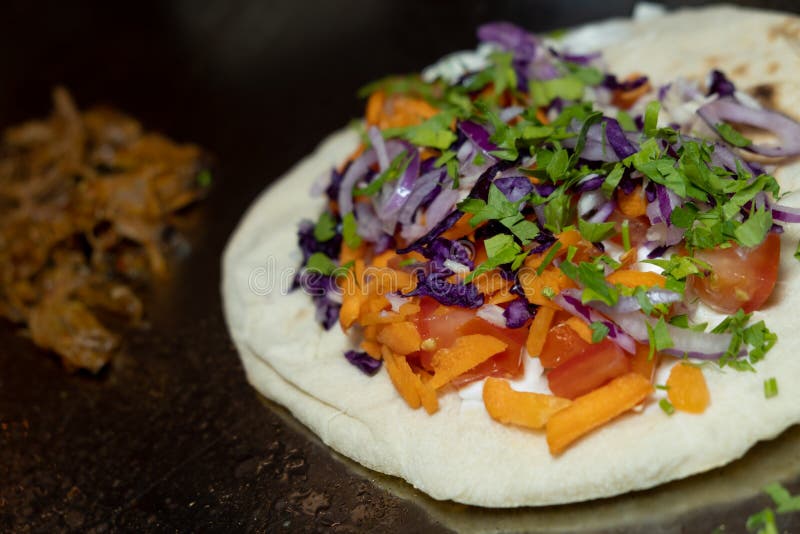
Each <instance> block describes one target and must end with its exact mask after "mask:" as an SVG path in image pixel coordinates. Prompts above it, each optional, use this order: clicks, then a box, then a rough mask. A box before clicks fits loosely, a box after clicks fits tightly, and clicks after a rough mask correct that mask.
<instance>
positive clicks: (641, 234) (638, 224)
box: [608, 210, 650, 247]
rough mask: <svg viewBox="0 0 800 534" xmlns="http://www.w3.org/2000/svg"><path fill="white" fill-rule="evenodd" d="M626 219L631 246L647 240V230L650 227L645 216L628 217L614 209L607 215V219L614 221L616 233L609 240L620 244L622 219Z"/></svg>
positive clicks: (636, 245)
mask: <svg viewBox="0 0 800 534" xmlns="http://www.w3.org/2000/svg"><path fill="white" fill-rule="evenodd" d="M625 219H628V235H629V236H630V238H631V246H634V247H638V246H639V245H641V244H642V243H644V242H645V241H647V230H649V229H650V220H649V219H648V218H647V217H634V218H633V219H630V218H628V217H626V216H625V215H623V214H622V213H620V212H619V211H618V210H614V211H613V212H612V213H611V215H610V216H609V218H608V220H609V221H611V222H614V223H616V224H615V226H614V228H615V229H616V231H617V233H616V234H615V235H614V236H613V237H612V238H611V241H612V242H614V243H616V244H617V245H622V221H624V220H625Z"/></svg>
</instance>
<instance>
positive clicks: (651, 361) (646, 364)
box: [631, 343, 660, 383]
mask: <svg viewBox="0 0 800 534" xmlns="http://www.w3.org/2000/svg"><path fill="white" fill-rule="evenodd" d="M659 359H660V356H659V354H658V353H657V352H656V353H655V354H653V357H652V358H650V347H649V346H648V345H646V344H639V343H637V344H636V354H634V355H633V356H632V357H631V371H633V372H634V373H639V374H640V375H642V376H643V377H645V378H646V379H648V380H649V381H650V382H651V383H652V382H653V378H654V377H655V374H656V368H657V367H658V362H659Z"/></svg>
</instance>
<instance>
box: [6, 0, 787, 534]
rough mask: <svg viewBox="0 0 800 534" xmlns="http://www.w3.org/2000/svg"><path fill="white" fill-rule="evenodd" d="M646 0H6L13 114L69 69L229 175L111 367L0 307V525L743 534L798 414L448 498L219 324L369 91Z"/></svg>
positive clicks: (45, 100) (778, 472)
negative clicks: (388, 468)
mask: <svg viewBox="0 0 800 534" xmlns="http://www.w3.org/2000/svg"><path fill="white" fill-rule="evenodd" d="M757 4H760V5H770V6H776V7H782V8H784V9H791V8H792V7H793V6H795V4H794V3H792V2H761V3H757ZM632 5H633V2H620V1H609V2H602V3H600V2H593V1H589V0H582V1H575V2H570V3H569V4H568V5H567V3H556V2H552V3H550V2H522V1H510V0H505V1H498V2H489V1H480V2H436V3H433V2H431V3H425V2H421V1H419V2H416V1H406V2H377V1H376V2H371V1H366V0H363V1H361V0H359V1H355V0H346V1H341V2H323V1H319V2H305V3H303V4H300V3H299V2H295V1H289V0H276V1H272V2H269V3H266V2H256V1H246V0H240V1H231V2H207V1H203V2H196V1H191V0H183V1H177V0H176V1H169V2H159V1H156V0H149V1H143V2H136V3H134V4H125V5H124V6H123V5H122V4H112V3H107V2H81V3H74V5H73V3H66V2H9V3H6V4H4V7H5V8H6V15H5V16H4V17H3V18H2V19H1V20H0V73H2V80H3V81H2V82H1V83H0V127H5V126H7V125H10V124H13V123H15V122H18V121H20V120H23V119H26V118H29V117H33V116H39V115H44V114H46V113H47V112H48V109H49V92H50V89H51V87H52V86H53V85H54V84H56V83H64V84H66V85H67V86H68V87H69V88H70V89H71V90H72V92H73V94H74V95H75V97H76V99H77V100H78V102H79V104H80V105H81V106H88V105H90V104H94V103H113V104H114V105H115V106H117V107H119V108H121V109H123V110H126V111H128V112H130V113H132V114H133V115H134V116H136V117H138V118H140V119H141V120H142V121H143V123H144V124H145V125H146V127H148V128H152V129H156V130H160V131H163V132H165V133H166V134H168V135H170V136H171V137H173V138H176V139H178V140H185V141H193V142H197V143H199V144H201V145H203V146H204V147H206V148H207V149H208V150H209V151H210V152H211V153H212V154H213V155H214V157H215V161H216V168H217V170H216V172H215V173H214V185H213V188H212V193H211V196H210V198H209V199H208V200H207V201H206V202H205V203H204V204H203V205H202V206H201V207H200V208H199V209H198V211H197V213H196V214H195V216H196V217H197V220H198V224H197V226H196V229H195V230H194V231H193V232H192V233H191V234H190V235H189V236H188V237H189V239H190V241H191V242H192V244H193V252H192V254H191V255H190V256H189V257H188V258H185V259H183V260H180V261H177V260H176V261H175V262H174V269H173V274H172V276H171V277H170V279H169V280H167V281H164V282H160V283H158V284H155V285H154V286H153V287H152V288H151V290H150V293H149V294H148V295H147V299H148V301H149V304H150V307H149V308H148V309H149V310H150V313H149V323H150V325H149V327H147V328H143V329H139V330H135V331H132V332H130V333H129V335H128V336H127V338H126V343H125V346H124V348H123V351H122V353H121V354H120V355H119V356H118V357H117V359H116V360H115V361H114V363H113V365H112V366H111V367H110V368H109V369H106V370H105V371H104V372H103V373H102V374H101V375H100V376H98V377H90V376H88V375H84V374H75V375H68V374H66V373H64V372H63V371H62V369H61V367H60V365H59V364H58V362H57V361H56V360H55V359H54V358H52V357H50V356H47V355H45V354H43V353H41V352H40V351H38V350H36V349H35V348H33V346H32V345H31V344H30V343H29V341H28V340H26V339H24V338H22V337H19V336H17V335H16V334H15V329H14V328H13V327H12V326H11V325H9V324H7V323H0V531H12V532H29V531H30V532H57V531H69V530H73V531H96V532H100V531H120V530H122V531H232V530H233V531H244V530H247V531H256V532H267V531H269V532H273V531H280V530H285V531H313V530H323V529H324V530H327V529H332V530H335V531H342V532H356V531H378V530H380V531H411V532H435V531H447V530H450V529H453V530H465V529H468V528H470V527H472V528H480V529H484V530H493V529H495V528H497V529H502V530H506V531H508V530H541V531H545V530H546V531H550V532H554V531H561V532H570V531H575V530H578V529H581V530H593V531H613V532H634V531H647V532H696V531H697V532H710V531H711V530H713V529H714V528H715V527H717V526H718V525H720V524H725V525H726V526H727V529H726V530H725V532H738V531H742V530H743V528H744V526H743V525H744V520H745V518H746V517H747V516H748V515H749V514H751V513H754V512H756V511H758V510H760V509H762V508H763V507H765V506H766V505H767V504H768V500H767V498H766V497H765V496H763V495H759V494H758V488H759V487H761V486H762V485H763V484H764V483H766V482H769V481H771V480H773V479H775V478H781V479H787V478H791V480H793V481H794V482H790V483H789V484H788V487H789V488H790V489H793V490H795V491H796V490H798V484H797V482H798V479H797V476H796V475H797V473H800V454H798V453H795V452H794V451H796V450H800V449H798V447H797V445H798V444H800V431H798V430H797V429H793V430H790V431H789V432H788V433H787V434H785V435H784V436H783V437H781V438H780V439H778V440H776V442H775V443H772V444H767V445H760V446H759V447H758V448H757V449H756V451H755V453H754V454H749V455H748V456H747V457H746V458H745V460H743V461H740V462H737V463H735V464H734V465H733V466H731V467H729V468H725V469H723V470H718V471H715V472H712V473H710V474H707V475H702V476H700V477H693V478H692V479H689V480H688V481H685V482H679V483H674V484H669V485H667V486H666V487H664V488H661V489H657V490H653V491H648V492H640V493H637V494H634V495H631V496H627V497H621V498H617V499H610V500H605V501H598V502H595V503H587V504H583V505H576V506H566V507H550V508H545V509H539V510H520V511H513V512H500V511H492V510H488V511H487V510H479V509H475V508H469V507H465V506H459V505H454V504H448V503H443V504H442V503H435V502H433V501H431V500H430V499H427V498H425V497H424V496H421V495H420V494H418V493H416V492H414V491H413V490H412V489H411V488H409V487H408V486H407V485H405V484H404V483H402V482H399V481H397V480H395V479H390V478H388V477H384V476H381V475H377V474H375V473H372V472H367V471H366V470H364V469H361V468H359V467H357V466H354V465H353V464H352V463H351V462H349V461H347V460H345V459H343V458H341V457H340V456H338V455H336V454H334V453H331V452H330V451H329V450H328V449H327V448H326V447H324V445H322V444H321V443H320V442H319V441H318V440H316V438H314V437H313V436H311V435H310V434H309V433H308V432H307V431H306V430H305V429H304V428H302V427H301V426H300V425H299V424H298V423H296V422H295V421H294V420H293V419H292V418H291V417H290V416H289V415H287V413H286V412H285V411H284V410H283V409H281V408H279V407H276V406H274V405H272V404H271V403H269V402H267V401H264V400H262V399H261V398H260V397H259V396H258V395H257V394H256V392H255V391H254V390H252V389H251V388H250V387H249V386H248V384H247V383H246V381H245V377H244V373H243V371H242V368H241V365H240V364H239V361H238V358H237V355H236V352H235V350H234V349H233V347H232V345H231V341H230V339H229V337H228V334H227V332H226V330H225V325H224V322H223V319H222V314H221V310H220V296H219V290H218V286H219V257H220V253H221V250H222V248H223V246H224V244H225V241H226V239H227V237H228V235H229V234H230V232H231V231H232V229H233V227H234V225H235V223H236V221H237V220H238V217H239V216H240V214H241V213H242V212H243V210H244V209H245V208H246V206H247V205H248V204H249V202H250V200H251V199H252V198H253V197H254V196H255V195H256V194H257V193H258V192H259V191H260V190H261V189H263V188H264V186H265V185H267V184H268V183H269V182H270V180H272V179H274V178H276V177H277V176H279V175H280V174H281V173H282V172H284V171H285V170H286V169H288V167H289V166H290V165H291V164H292V163H294V162H295V161H297V160H299V159H300V158H301V157H302V156H303V155H305V154H307V153H308V152H309V151H310V150H311V149H313V147H314V146H315V145H316V144H317V143H318V142H319V141H320V140H322V139H323V138H324V137H325V136H326V135H327V134H328V133H330V132H332V131H333V130H336V129H338V128H340V127H341V126H342V125H344V124H346V123H347V121H348V120H349V119H350V118H352V117H355V116H357V115H358V114H359V113H360V111H361V106H362V104H361V103H360V102H358V101H357V100H356V99H355V97H354V94H355V91H356V89H357V88H358V87H360V86H361V85H363V84H364V83H366V82H368V81H370V80H372V79H375V78H377V77H380V76H382V75H385V74H387V73H390V72H407V71H413V70H418V69H419V68H421V67H423V66H424V65H426V64H428V63H430V62H431V61H433V60H435V59H436V58H437V57H439V56H441V55H443V54H444V53H446V52H449V51H452V50H455V49H460V48H467V47H471V46H472V45H473V44H474V37H473V35H474V28H475V27H476V26H477V25H478V24H479V23H481V22H483V21H486V20H492V19H509V20H515V21H519V22H521V23H523V24H524V25H525V26H527V27H529V28H531V29H534V30H546V29H553V28H558V27H563V26H567V25H569V24H574V23H577V22H582V21H586V20H591V19H597V18H603V17H607V16H611V15H622V14H625V13H628V12H629V11H630V9H631V6H632ZM795 9H796V7H795ZM780 524H781V525H782V526H783V528H786V529H791V528H792V527H793V526H794V525H797V524H800V520H798V519H797V518H795V517H788V516H781V518H780Z"/></svg>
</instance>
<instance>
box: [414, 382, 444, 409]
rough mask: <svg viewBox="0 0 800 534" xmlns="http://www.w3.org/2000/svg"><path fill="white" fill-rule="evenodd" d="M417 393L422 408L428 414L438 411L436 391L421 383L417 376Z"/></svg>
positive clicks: (425, 383)
mask: <svg viewBox="0 0 800 534" xmlns="http://www.w3.org/2000/svg"><path fill="white" fill-rule="evenodd" d="M417 393H419V398H420V401H421V402H422V407H423V408H425V411H426V412H428V414H434V413H436V412H437V411H439V399H438V398H437V396H436V390H435V389H433V388H432V387H431V386H430V384H428V383H427V382H423V381H422V380H421V379H420V377H419V376H417Z"/></svg>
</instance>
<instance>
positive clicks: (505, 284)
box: [472, 269, 514, 295]
mask: <svg viewBox="0 0 800 534" xmlns="http://www.w3.org/2000/svg"><path fill="white" fill-rule="evenodd" d="M472 283H473V284H474V285H475V287H476V288H478V291H480V292H481V293H483V294H484V295H494V294H495V293H497V292H498V291H503V290H508V289H510V288H512V287H513V286H514V283H513V282H512V281H510V280H506V279H505V278H503V276H502V275H501V274H500V271H498V270H497V269H492V270H491V271H489V272H487V273H482V274H479V275H478V276H476V277H475V278H473V279H472Z"/></svg>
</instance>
